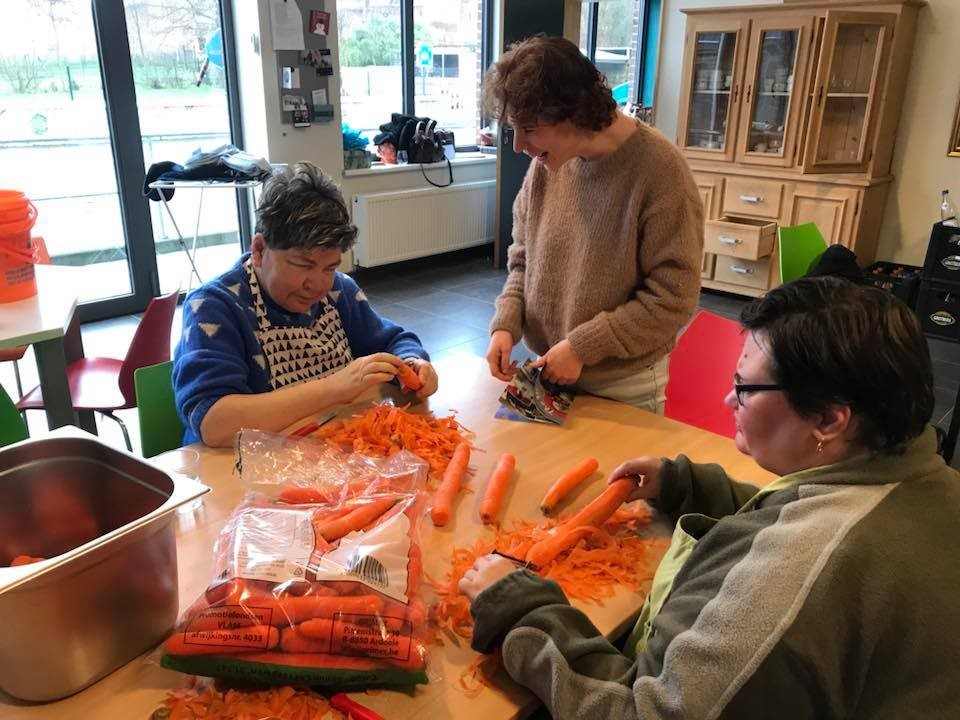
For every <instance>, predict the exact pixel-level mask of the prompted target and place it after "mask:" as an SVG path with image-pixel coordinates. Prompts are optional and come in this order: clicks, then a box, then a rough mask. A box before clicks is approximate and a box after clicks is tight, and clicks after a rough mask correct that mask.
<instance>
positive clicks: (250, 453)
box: [236, 430, 429, 504]
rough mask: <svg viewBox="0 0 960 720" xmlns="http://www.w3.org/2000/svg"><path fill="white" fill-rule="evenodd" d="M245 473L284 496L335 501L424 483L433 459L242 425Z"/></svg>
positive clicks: (239, 447)
mask: <svg viewBox="0 0 960 720" xmlns="http://www.w3.org/2000/svg"><path fill="white" fill-rule="evenodd" d="M236 453H237V469H238V471H239V473H240V476H241V479H242V480H243V481H244V482H245V483H246V484H248V485H249V486H251V487H253V488H256V489H258V490H260V491H261V492H264V493H266V494H268V495H270V496H272V497H275V498H276V499H277V500H279V501H281V502H287V503H294V504H298V503H299V504H303V503H331V502H336V501H338V500H343V499H346V498H349V497H357V496H358V495H361V494H365V495H369V494H371V493H376V492H387V491H390V492H400V493H409V492H412V491H413V490H414V489H420V488H423V487H424V485H425V483H426V480H427V473H428V471H429V467H428V465H427V464H426V463H425V462H423V461H422V460H421V459H420V458H418V457H416V456H415V455H413V454H411V453H409V452H405V451H400V452H396V453H393V454H391V455H390V456H389V457H370V456H368V455H365V454H361V453H359V452H349V451H347V450H344V449H343V448H342V447H339V446H337V445H334V444H331V443H329V442H327V441H326V440H324V439H323V438H321V437H305V438H297V437H291V436H289V435H278V434H276V433H268V432H263V431H261V430H242V431H241V432H240V433H238V435H237V444H236Z"/></svg>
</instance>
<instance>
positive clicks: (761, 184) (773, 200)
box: [722, 177, 784, 219]
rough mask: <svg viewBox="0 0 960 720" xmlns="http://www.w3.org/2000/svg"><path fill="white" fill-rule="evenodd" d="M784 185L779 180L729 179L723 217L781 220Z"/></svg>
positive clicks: (725, 192) (724, 194)
mask: <svg viewBox="0 0 960 720" xmlns="http://www.w3.org/2000/svg"><path fill="white" fill-rule="evenodd" d="M783 190H784V184H783V183H782V182H780V181H779V180H759V179H757V178H742V177H728V178H727V187H726V189H725V190H724V192H723V210H722V214H723V215H738V216H739V215H757V216H758V217H768V218H773V219H776V218H779V217H780V209H781V208H782V207H783Z"/></svg>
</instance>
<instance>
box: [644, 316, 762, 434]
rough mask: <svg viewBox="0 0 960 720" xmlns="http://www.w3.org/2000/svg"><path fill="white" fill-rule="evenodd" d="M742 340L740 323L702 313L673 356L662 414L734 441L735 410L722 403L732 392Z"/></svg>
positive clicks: (692, 322) (689, 327)
mask: <svg viewBox="0 0 960 720" xmlns="http://www.w3.org/2000/svg"><path fill="white" fill-rule="evenodd" d="M743 341H744V336H743V334H742V333H741V332H740V325H739V324H738V323H736V322H734V321H733V320H727V319H726V318H724V317H720V316H719V315H714V314H713V313H710V312H707V311H705V310H701V311H700V312H698V313H697V315H696V317H694V318H693V320H692V321H691V322H690V324H689V325H688V326H687V327H686V329H685V330H684V331H683V333H682V334H681V335H680V337H679V338H678V339H677V346H676V347H675V348H674V349H673V352H672V353H670V378H669V380H668V381H667V389H666V395H667V399H666V403H665V405H664V411H663V414H664V415H665V416H666V417H668V418H672V419H673V420H679V421H680V422H684V423H687V425H693V426H695V427H698V428H702V429H704V430H709V431H710V432H714V433H717V434H718V435H726V436H727V437H731V438H732V437H734V435H736V432H737V429H736V426H735V425H734V422H733V410H732V409H731V408H729V407H727V406H726V405H724V404H723V399H724V397H726V395H727V393H728V392H730V390H731V388H732V387H733V374H734V372H736V369H737V360H738V359H739V358H740V352H741V350H743Z"/></svg>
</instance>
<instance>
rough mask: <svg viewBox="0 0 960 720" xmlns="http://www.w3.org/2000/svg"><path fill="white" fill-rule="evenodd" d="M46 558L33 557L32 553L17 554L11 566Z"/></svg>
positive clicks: (40, 560) (41, 560) (28, 563)
mask: <svg viewBox="0 0 960 720" xmlns="http://www.w3.org/2000/svg"><path fill="white" fill-rule="evenodd" d="M44 560H46V558H42V557H32V556H30V555H17V556H16V557H15V558H14V559H13V560H11V561H10V567H17V566H18V565H31V564H33V563H37V562H43V561H44Z"/></svg>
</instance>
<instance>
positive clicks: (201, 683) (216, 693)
mask: <svg viewBox="0 0 960 720" xmlns="http://www.w3.org/2000/svg"><path fill="white" fill-rule="evenodd" d="M189 677H190V679H189V681H188V684H187V685H186V686H185V687H181V688H177V689H175V690H170V691H168V692H167V697H166V698H165V699H164V701H163V705H162V706H161V707H159V708H158V709H157V710H155V711H154V712H153V714H152V715H151V716H150V720H200V718H203V720H262V719H263V718H277V720H315V719H316V718H324V719H325V720H341V719H344V718H346V716H345V715H343V714H342V713H339V712H337V711H336V710H334V709H333V708H331V707H330V703H329V702H327V699H326V698H325V697H323V695H319V694H317V693H315V692H313V691H311V690H309V689H306V688H295V687H291V686H289V685H287V686H283V687H273V688H265V689H257V690H240V689H225V690H218V689H217V687H216V685H215V683H214V681H212V680H210V679H208V678H198V677H195V676H189Z"/></svg>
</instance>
